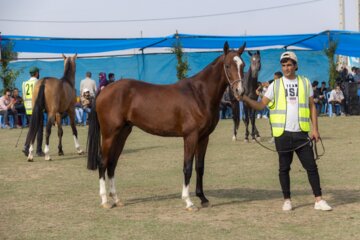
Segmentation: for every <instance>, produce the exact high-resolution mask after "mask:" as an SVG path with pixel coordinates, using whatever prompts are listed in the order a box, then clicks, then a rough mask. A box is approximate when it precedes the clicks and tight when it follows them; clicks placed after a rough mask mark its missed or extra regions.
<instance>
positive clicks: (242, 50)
mask: <svg viewBox="0 0 360 240" xmlns="http://www.w3.org/2000/svg"><path fill="white" fill-rule="evenodd" d="M245 46H246V42H244V44H243V45H242V46H241V47H240V48H239V50H238V53H239V55H241V54H242V53H243V52H244V49H245Z"/></svg>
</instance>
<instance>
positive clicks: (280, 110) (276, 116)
mask: <svg viewBox="0 0 360 240" xmlns="http://www.w3.org/2000/svg"><path fill="white" fill-rule="evenodd" d="M273 87H274V100H273V101H271V102H270V103H269V105H268V107H269V109H270V123H271V128H272V133H273V136H274V137H279V136H281V135H282V134H283V133H284V130H285V124H286V111H287V106H286V94H285V87H284V81H283V78H280V79H278V80H275V81H274V85H273ZM310 87H311V84H310V81H309V80H308V79H307V78H305V77H300V76H298V96H299V99H298V102H299V103H298V104H299V107H298V109H299V125H300V129H301V130H302V131H304V132H309V131H310V108H309V96H310Z"/></svg>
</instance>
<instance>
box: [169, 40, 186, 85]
mask: <svg viewBox="0 0 360 240" xmlns="http://www.w3.org/2000/svg"><path fill="white" fill-rule="evenodd" d="M171 52H172V53H174V54H175V55H176V59H177V65H176V77H177V78H178V79H179V80H181V79H183V78H186V77H187V73H188V72H189V71H190V67H189V63H188V61H187V58H185V59H184V60H183V57H184V51H183V48H182V46H181V43H180V41H179V37H178V35H177V33H176V42H175V43H174V47H173V48H172V49H171Z"/></svg>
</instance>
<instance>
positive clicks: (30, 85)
mask: <svg viewBox="0 0 360 240" xmlns="http://www.w3.org/2000/svg"><path fill="white" fill-rule="evenodd" d="M37 81H38V80H37V79H36V78H30V80H28V81H26V82H24V83H23V85H22V90H23V98H24V105H25V110H26V114H27V115H32V109H33V106H32V95H33V92H34V88H35V83H36V82H37Z"/></svg>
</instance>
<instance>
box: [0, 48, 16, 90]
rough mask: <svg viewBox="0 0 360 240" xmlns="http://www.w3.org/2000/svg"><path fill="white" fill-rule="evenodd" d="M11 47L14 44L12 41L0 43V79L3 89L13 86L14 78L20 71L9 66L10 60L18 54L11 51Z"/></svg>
mask: <svg viewBox="0 0 360 240" xmlns="http://www.w3.org/2000/svg"><path fill="white" fill-rule="evenodd" d="M13 47H14V45H13V43H12V42H7V43H5V44H4V45H1V70H0V79H1V83H2V86H3V88H4V89H7V88H10V89H12V88H14V87H15V80H16V78H17V77H18V76H19V74H20V71H15V70H13V69H10V67H9V63H10V61H12V60H14V59H17V56H18V54H17V53H16V52H14V51H13ZM1 92H2V91H1Z"/></svg>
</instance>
